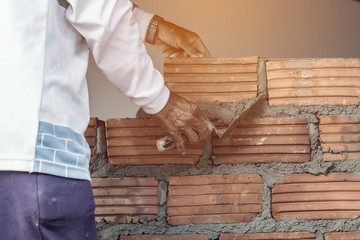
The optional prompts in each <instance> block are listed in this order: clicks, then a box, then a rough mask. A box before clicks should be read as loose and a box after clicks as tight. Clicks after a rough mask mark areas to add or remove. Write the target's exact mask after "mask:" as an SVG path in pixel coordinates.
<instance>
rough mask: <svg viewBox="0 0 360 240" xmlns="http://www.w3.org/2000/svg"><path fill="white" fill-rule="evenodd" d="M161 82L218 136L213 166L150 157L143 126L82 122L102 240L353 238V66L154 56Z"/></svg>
mask: <svg viewBox="0 0 360 240" xmlns="http://www.w3.org/2000/svg"><path fill="white" fill-rule="evenodd" d="M164 75H165V81H166V84H167V85H168V86H169V88H170V89H172V90H173V91H176V92H178V93H179V94H181V95H183V96H184V97H186V98H189V99H191V100H193V101H196V102H198V104H199V106H200V107H201V109H202V110H203V111H204V112H205V113H206V114H207V115H208V116H209V117H210V118H211V119H212V120H213V121H214V123H215V125H216V126H217V128H219V129H220V128H221V129H226V128H227V127H229V126H230V124H231V123H232V122H234V121H235V120H236V119H237V117H239V115H240V114H241V112H242V111H244V109H246V107H247V106H248V105H249V103H251V99H249V98H254V97H256V96H257V95H258V94H261V93H262V94H265V95H266V96H267V98H266V99H264V100H262V101H260V102H259V103H258V104H257V105H256V111H254V112H251V113H250V114H249V116H247V118H246V119H245V120H244V121H243V122H242V124H241V125H240V126H238V127H237V128H236V129H235V130H234V131H232V133H231V134H230V135H228V136H226V137H224V138H219V137H218V136H216V135H215V134H214V137H213V147H214V154H215V158H213V159H204V158H202V157H201V153H202V151H201V144H197V145H190V144H188V145H187V148H188V151H187V152H188V154H187V155H185V156H182V155H180V154H178V153H177V152H176V151H175V150H170V151H168V152H163V153H159V152H157V150H156V147H155V140H156V139H157V138H159V137H161V136H163V135H166V133H165V132H164V131H163V130H162V129H161V128H160V127H159V126H157V125H156V123H155V122H153V121H152V120H151V119H107V120H103V121H102V120H98V119H96V118H94V119H92V121H91V124H90V126H89V130H88V131H87V140H88V141H89V142H90V145H91V146H92V149H93V151H92V156H93V157H92V163H91V172H92V178H93V182H92V184H93V189H94V195H95V202H96V205H97V209H96V220H97V228H98V233H99V235H100V237H101V239H103V240H107V239H109V240H118V239H120V240H127V239H129V240H130V239H134V240H135V239H140V240H141V239H142V240H163V239H164V240H165V239H174V240H182V239H184V240H185V239H187V240H192V239H194V240H198V239H199V240H200V239H201V240H205V239H220V240H230V239H278V240H280V239H284V240H285V239H316V240H324V239H325V240H332V239H360V218H359V217H360V207H359V206H360V147H359V146H360V109H359V103H360V60H359V59H290V60H271V59H264V58H258V57H248V58H209V59H193V60H186V61H184V60H183V59H166V60H165V67H164Z"/></svg>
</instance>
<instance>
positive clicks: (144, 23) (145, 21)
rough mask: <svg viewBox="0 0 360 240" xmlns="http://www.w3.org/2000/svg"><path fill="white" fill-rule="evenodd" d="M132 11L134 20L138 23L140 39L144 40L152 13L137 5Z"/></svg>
mask: <svg viewBox="0 0 360 240" xmlns="http://www.w3.org/2000/svg"><path fill="white" fill-rule="evenodd" d="M133 13H134V17H135V20H136V22H137V23H138V24H139V28H140V32H141V39H142V41H143V42H144V41H145V38H146V34H147V29H148V27H149V24H150V21H151V19H152V18H153V17H154V14H153V13H148V12H145V11H144V10H142V9H140V8H138V7H137V6H135V8H134V10H133Z"/></svg>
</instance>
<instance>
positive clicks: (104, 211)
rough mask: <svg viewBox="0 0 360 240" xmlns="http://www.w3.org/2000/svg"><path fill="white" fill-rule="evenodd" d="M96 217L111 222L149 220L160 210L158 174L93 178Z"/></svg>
mask: <svg viewBox="0 0 360 240" xmlns="http://www.w3.org/2000/svg"><path fill="white" fill-rule="evenodd" d="M92 188H93V193H94V197H95V205H96V208H95V218H96V219H97V220H101V219H105V220H106V221H108V222H120V223H134V222H139V221H150V220H153V219H154V218H155V216H156V215H157V213H158V180H157V179H155V178H93V179H92Z"/></svg>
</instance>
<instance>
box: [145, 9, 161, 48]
mask: <svg viewBox="0 0 360 240" xmlns="http://www.w3.org/2000/svg"><path fill="white" fill-rule="evenodd" d="M163 20H164V19H163V18H162V17H160V16H158V15H154V17H153V18H152V19H151V21H150V24H149V27H148V30H147V34H146V39H145V40H146V42H147V43H150V44H154V38H155V34H156V31H157V29H158V26H159V22H160V21H163Z"/></svg>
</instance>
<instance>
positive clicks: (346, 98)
mask: <svg viewBox="0 0 360 240" xmlns="http://www.w3.org/2000/svg"><path fill="white" fill-rule="evenodd" d="M359 62H360V60H359V59H292V60H281V61H279V60H277V61H268V62H267V63H266V73H267V80H268V91H269V105H270V106H277V105H357V104H359V103H360V77H359V76H360V64H359Z"/></svg>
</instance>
